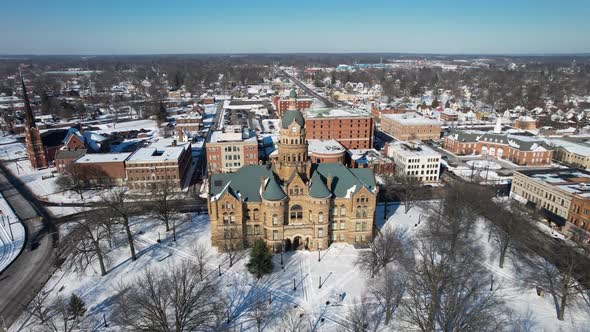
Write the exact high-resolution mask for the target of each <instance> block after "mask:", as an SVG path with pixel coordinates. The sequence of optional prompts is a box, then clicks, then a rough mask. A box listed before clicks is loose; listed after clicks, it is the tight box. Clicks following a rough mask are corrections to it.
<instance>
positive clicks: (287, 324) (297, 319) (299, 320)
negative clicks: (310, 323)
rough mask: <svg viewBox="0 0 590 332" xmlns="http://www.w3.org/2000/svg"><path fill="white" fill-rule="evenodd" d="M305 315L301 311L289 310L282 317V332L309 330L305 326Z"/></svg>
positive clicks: (303, 331)
mask: <svg viewBox="0 0 590 332" xmlns="http://www.w3.org/2000/svg"><path fill="white" fill-rule="evenodd" d="M305 323H306V320H305V314H304V313H303V311H301V310H294V309H292V310H288V311H287V312H286V313H285V314H284V315H283V316H282V317H281V325H280V330H279V331H280V332H305V331H307V330H308V329H309V328H308V327H307V325H306V324H305Z"/></svg>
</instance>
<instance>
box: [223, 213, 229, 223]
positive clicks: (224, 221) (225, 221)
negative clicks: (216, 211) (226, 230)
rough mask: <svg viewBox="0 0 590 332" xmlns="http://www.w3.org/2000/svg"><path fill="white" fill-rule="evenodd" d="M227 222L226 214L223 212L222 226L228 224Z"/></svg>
mask: <svg viewBox="0 0 590 332" xmlns="http://www.w3.org/2000/svg"><path fill="white" fill-rule="evenodd" d="M228 221H229V217H228V215H227V212H224V213H223V223H224V224H227V223H228Z"/></svg>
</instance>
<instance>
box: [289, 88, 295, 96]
mask: <svg viewBox="0 0 590 332" xmlns="http://www.w3.org/2000/svg"><path fill="white" fill-rule="evenodd" d="M289 98H297V91H295V88H293V89H291V92H289Z"/></svg>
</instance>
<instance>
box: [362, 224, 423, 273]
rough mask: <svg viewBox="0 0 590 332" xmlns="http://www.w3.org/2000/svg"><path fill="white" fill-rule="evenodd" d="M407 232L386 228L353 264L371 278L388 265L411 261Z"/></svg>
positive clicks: (409, 241)
mask: <svg viewBox="0 0 590 332" xmlns="http://www.w3.org/2000/svg"><path fill="white" fill-rule="evenodd" d="M411 246H412V244H411V240H410V238H409V236H408V231H407V230H406V229H403V228H392V227H387V228H384V229H383V230H381V232H380V233H379V235H378V236H377V237H376V238H375V239H374V240H373V242H372V243H371V244H370V245H369V250H365V251H362V252H361V253H360V255H359V257H358V258H357V260H356V261H355V264H356V265H357V266H358V267H359V268H360V269H361V270H364V271H370V274H371V278H373V277H375V275H376V274H377V273H378V272H379V271H380V270H381V269H383V268H385V267H386V266H387V265H388V264H389V263H392V262H394V261H404V260H409V259H411V258H410V256H409V255H408V253H410V252H411V251H409V249H410V248H411Z"/></svg>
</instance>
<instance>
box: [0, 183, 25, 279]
mask: <svg viewBox="0 0 590 332" xmlns="http://www.w3.org/2000/svg"><path fill="white" fill-rule="evenodd" d="M24 244H25V227H24V226H23V224H22V223H21V222H20V220H19V219H18V218H17V217H16V215H15V214H14V211H13V210H12V208H11V207H10V205H8V202H6V200H5V199H4V197H3V196H2V195H1V194H0V272H2V271H4V269H5V268H6V267H7V266H8V265H9V264H10V263H11V262H12V261H13V260H14V259H15V258H16V256H18V254H19V253H20V252H21V250H22V249H23V246H24Z"/></svg>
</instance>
